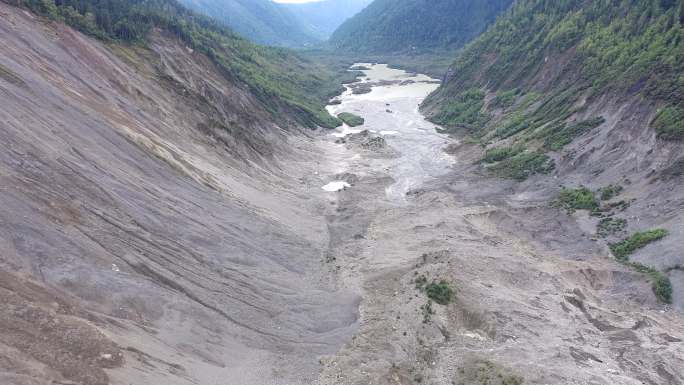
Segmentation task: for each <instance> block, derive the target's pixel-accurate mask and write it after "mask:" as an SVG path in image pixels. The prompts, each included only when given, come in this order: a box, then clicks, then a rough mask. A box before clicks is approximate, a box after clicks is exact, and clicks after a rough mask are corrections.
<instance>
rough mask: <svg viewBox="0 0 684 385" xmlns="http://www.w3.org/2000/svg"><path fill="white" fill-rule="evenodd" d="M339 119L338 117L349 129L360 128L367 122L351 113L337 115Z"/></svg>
mask: <svg viewBox="0 0 684 385" xmlns="http://www.w3.org/2000/svg"><path fill="white" fill-rule="evenodd" d="M337 117H338V118H339V119H340V120H341V121H343V122H345V123H347V125H348V126H349V127H356V126H360V125H362V124H363V123H364V122H365V120H364V119H363V118H362V117H360V116H358V115H354V114H352V113H350V112H343V113H341V114H339V115H337Z"/></svg>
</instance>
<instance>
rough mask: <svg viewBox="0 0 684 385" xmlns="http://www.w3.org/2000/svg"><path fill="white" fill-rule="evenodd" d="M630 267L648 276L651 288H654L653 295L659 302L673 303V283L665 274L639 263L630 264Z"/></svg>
mask: <svg viewBox="0 0 684 385" xmlns="http://www.w3.org/2000/svg"><path fill="white" fill-rule="evenodd" d="M628 265H629V266H630V267H632V268H633V269H634V270H636V271H638V272H640V273H643V274H646V275H647V276H648V278H649V280H650V281H651V287H652V288H653V294H655V296H656V298H658V300H659V301H661V302H664V303H672V282H670V279H669V278H668V277H667V276H666V275H665V274H664V273H662V272H660V271H658V270H656V269H655V268H653V267H650V266H646V265H643V264H641V263H638V262H629V263H628Z"/></svg>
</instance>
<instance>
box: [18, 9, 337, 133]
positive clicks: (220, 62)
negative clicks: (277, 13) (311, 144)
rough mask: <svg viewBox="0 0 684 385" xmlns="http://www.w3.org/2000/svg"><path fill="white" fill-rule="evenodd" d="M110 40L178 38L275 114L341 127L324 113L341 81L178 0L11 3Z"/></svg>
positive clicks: (310, 123)
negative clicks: (158, 33)
mask: <svg viewBox="0 0 684 385" xmlns="http://www.w3.org/2000/svg"><path fill="white" fill-rule="evenodd" d="M7 1H8V2H10V3H13V4H15V5H22V6H25V7H27V8H29V9H31V10H32V11H34V12H36V13H38V14H40V15H44V16H46V17H49V18H51V19H53V20H59V21H64V22H66V23H67V24H69V25H70V26H72V27H74V28H76V29H78V30H80V31H82V32H84V33H86V34H89V35H91V36H94V37H96V38H98V39H102V40H107V41H119V42H123V43H127V44H144V43H145V39H146V36H147V35H148V33H149V32H150V30H151V29H152V28H160V29H163V30H165V31H167V32H169V33H172V34H174V35H175V36H177V37H178V38H179V39H181V40H183V41H184V42H185V43H186V44H188V45H190V46H191V47H193V48H194V49H196V50H198V51H200V52H202V53H204V54H205V55H207V56H208V57H209V58H210V59H211V60H212V61H213V62H214V63H215V64H216V65H217V66H218V67H219V68H220V69H221V70H222V71H223V72H224V74H225V76H227V77H229V78H232V79H234V80H236V81H238V82H240V83H242V84H244V85H245V86H246V87H249V89H250V90H251V91H252V92H253V93H254V94H255V95H257V97H259V98H260V99H261V100H262V102H264V104H265V105H266V106H267V107H269V109H270V110H271V111H272V113H273V114H279V113H281V112H284V111H287V112H290V113H292V115H293V116H295V117H296V119H297V120H298V121H299V123H302V124H305V125H306V126H308V127H315V126H323V127H335V126H337V125H339V124H341V123H340V121H339V120H338V119H337V118H335V117H333V116H330V115H329V114H328V113H327V112H326V111H325V109H324V106H325V104H326V101H327V100H328V99H329V98H330V97H331V96H333V95H335V94H336V93H338V91H339V87H340V86H339V80H340V79H339V77H340V76H344V75H341V74H337V73H333V72H330V71H328V70H326V69H325V68H323V67H322V66H318V65H316V64H314V63H312V62H310V61H308V60H305V59H303V58H301V57H299V56H297V55H295V54H294V53H293V52H291V51H288V50H285V49H281V48H271V47H262V46H258V45H255V44H254V43H251V42H249V41H247V40H245V39H243V38H241V37H239V36H238V35H236V34H235V33H234V32H233V31H232V30H230V29H229V28H227V27H225V26H223V25H222V24H220V23H219V22H217V21H214V20H212V19H210V18H208V17H205V16H201V15H199V14H197V13H195V12H193V11H190V10H188V9H186V8H184V7H183V6H182V5H180V4H179V3H177V2H175V1H174V0H56V1H53V0H7Z"/></svg>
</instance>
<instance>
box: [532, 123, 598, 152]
mask: <svg viewBox="0 0 684 385" xmlns="http://www.w3.org/2000/svg"><path fill="white" fill-rule="evenodd" d="M604 122H605V119H603V117H597V118H593V119H589V120H584V121H581V122H576V123H571V124H565V123H561V124H559V125H557V126H555V129H554V130H553V131H552V132H550V133H549V134H548V135H547V136H546V139H545V140H544V146H545V147H546V148H548V149H549V150H552V151H558V150H560V149H562V148H563V147H565V146H567V145H568V144H570V143H572V141H573V140H574V139H575V138H577V137H578V136H580V135H582V134H584V133H585V132H587V131H589V130H591V129H594V128H596V127H598V126H600V125H602V124H603V123H604Z"/></svg>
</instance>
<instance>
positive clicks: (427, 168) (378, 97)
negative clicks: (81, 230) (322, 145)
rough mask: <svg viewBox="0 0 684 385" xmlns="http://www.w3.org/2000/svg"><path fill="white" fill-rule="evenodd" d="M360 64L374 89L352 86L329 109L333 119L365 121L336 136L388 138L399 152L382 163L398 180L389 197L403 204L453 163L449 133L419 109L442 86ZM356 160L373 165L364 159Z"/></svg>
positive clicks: (424, 78) (420, 77) (422, 77)
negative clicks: (346, 115) (364, 133)
mask: <svg viewBox="0 0 684 385" xmlns="http://www.w3.org/2000/svg"><path fill="white" fill-rule="evenodd" d="M357 65H361V66H365V67H368V68H370V69H369V70H365V71H363V73H364V75H365V76H364V77H363V78H362V80H361V82H363V83H369V84H370V85H371V86H372V91H371V92H370V93H366V94H358V95H354V94H353V93H352V92H351V88H350V87H348V88H347V91H346V92H345V93H344V94H342V95H341V96H340V97H339V98H338V99H339V100H340V101H341V102H342V103H341V104H338V105H331V106H328V111H330V112H331V113H332V114H334V115H337V114H339V113H340V112H351V113H354V114H356V115H359V116H361V117H363V118H364V119H365V123H364V125H362V126H359V127H354V128H350V127H348V126H346V125H345V126H343V127H341V128H339V129H337V130H336V132H335V133H333V134H332V135H335V136H338V137H340V136H344V135H346V134H349V133H354V132H360V131H361V130H369V131H371V132H373V133H376V134H378V135H382V136H384V138H385V140H386V141H387V143H388V145H389V146H390V147H392V148H393V149H395V150H396V151H397V152H398V154H399V156H398V157H397V158H396V159H393V160H392V161H391V162H390V164H389V167H388V166H387V162H386V161H385V162H383V167H387V170H386V171H388V172H389V174H390V176H391V177H392V178H393V179H394V181H395V182H394V183H393V184H392V185H390V186H389V187H388V188H387V189H386V193H387V197H388V198H389V199H390V200H391V201H393V202H397V203H400V202H403V201H404V200H405V195H406V193H407V192H409V191H410V190H412V189H415V188H418V187H420V186H421V185H422V184H423V183H425V182H427V181H429V180H430V179H433V178H436V177H439V176H441V175H443V174H445V173H446V172H447V171H448V168H449V166H450V165H451V164H452V163H453V162H454V160H453V159H452V158H451V157H450V156H448V155H446V154H445V153H444V152H443V151H441V150H442V148H443V147H444V146H445V145H446V143H447V140H446V137H445V135H442V134H439V133H438V132H437V130H436V129H435V128H436V127H435V125H434V124H432V123H430V122H428V121H426V120H425V118H424V117H423V115H421V113H420V112H419V110H418V106H419V105H420V103H421V102H422V101H423V99H425V97H426V96H427V95H428V94H430V92H432V91H434V90H435V89H436V88H437V87H438V86H439V84H438V82H437V80H436V79H432V78H430V77H428V76H425V75H420V74H418V75H416V74H410V73H408V72H406V71H402V70H397V69H392V68H389V67H388V66H387V65H385V64H376V65H371V64H368V63H359V64H357ZM355 161H357V162H364V161H365V162H372V160H364V159H361V158H360V157H357V158H356V159H355Z"/></svg>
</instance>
